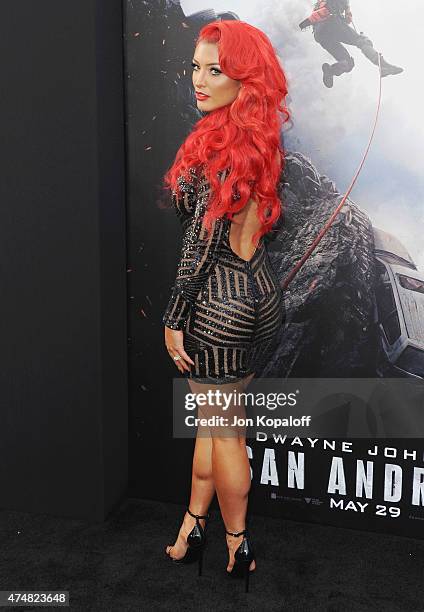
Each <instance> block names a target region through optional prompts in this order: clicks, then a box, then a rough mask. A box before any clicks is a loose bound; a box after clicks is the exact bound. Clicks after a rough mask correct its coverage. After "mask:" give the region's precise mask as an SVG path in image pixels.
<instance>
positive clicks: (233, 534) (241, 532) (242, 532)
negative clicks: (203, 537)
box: [225, 529, 247, 538]
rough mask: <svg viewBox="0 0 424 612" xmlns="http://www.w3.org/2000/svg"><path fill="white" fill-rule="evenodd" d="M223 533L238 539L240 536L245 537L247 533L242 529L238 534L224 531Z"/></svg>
mask: <svg viewBox="0 0 424 612" xmlns="http://www.w3.org/2000/svg"><path fill="white" fill-rule="evenodd" d="M225 533H228V535H230V536H234V537H235V538H238V537H239V536H241V535H245V534H246V533H247V529H243V531H239V532H238V533H231V531H227V530H225Z"/></svg>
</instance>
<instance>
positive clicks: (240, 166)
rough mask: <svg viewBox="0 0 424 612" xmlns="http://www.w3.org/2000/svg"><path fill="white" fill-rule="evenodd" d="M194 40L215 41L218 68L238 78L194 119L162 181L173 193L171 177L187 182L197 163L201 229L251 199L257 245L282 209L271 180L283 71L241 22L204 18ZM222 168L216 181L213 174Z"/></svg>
mask: <svg viewBox="0 0 424 612" xmlns="http://www.w3.org/2000/svg"><path fill="white" fill-rule="evenodd" d="M201 41H205V42H213V43H216V44H217V46H218V55H219V63H220V66H221V69H222V71H223V72H224V74H226V75H227V76H229V77H230V78H232V79H235V80H237V81H241V88H240V89H239V92H238V95H237V98H236V99H235V100H234V101H233V102H232V103H231V104H228V105H226V106H224V107H221V108H218V109H215V110H213V111H211V112H208V113H207V114H206V116H204V117H202V118H201V119H200V120H199V121H198V122H197V123H196V125H195V126H194V129H193V130H192V132H191V133H190V134H189V135H188V136H187V138H186V140H185V141H184V142H183V144H182V145H181V147H180V148H179V150H178V152H177V154H176V157H175V160H174V163H173V164H172V166H171V167H170V168H169V169H168V170H167V172H166V174H165V176H164V185H165V188H168V189H171V190H173V191H174V192H175V193H176V194H177V197H180V196H181V191H180V189H179V184H178V177H179V176H184V177H185V179H186V180H187V181H192V180H193V179H192V178H191V177H190V173H189V168H193V167H195V168H201V170H202V172H203V174H204V175H205V177H206V178H207V180H208V182H209V184H210V187H211V193H210V196H209V199H208V206H207V211H206V214H205V216H204V221H203V224H204V226H205V228H206V230H210V228H211V225H212V222H213V220H214V219H215V218H218V217H222V216H227V217H229V218H232V216H233V214H234V213H236V212H238V211H239V210H241V209H242V208H243V207H244V206H245V205H246V203H247V202H248V201H249V199H250V198H253V199H255V200H256V201H257V203H258V216H259V220H260V222H261V224H262V227H261V229H260V230H259V231H258V232H257V233H256V234H255V235H254V236H253V242H254V243H255V244H256V240H259V239H260V237H261V236H262V235H264V234H266V233H267V232H269V231H270V230H271V227H272V225H273V224H274V222H275V221H276V220H277V219H278V218H279V217H280V215H281V214H282V208H281V202H280V199H279V197H278V194H277V184H278V180H279V178H280V175H281V172H282V170H283V168H284V150H283V147H282V145H281V144H280V142H281V131H282V127H283V123H284V122H285V121H287V120H288V119H289V117H290V115H289V111H288V109H287V107H286V105H285V98H286V95H287V82H286V76H285V74H284V71H283V68H282V66H281V64H280V61H279V59H278V57H277V54H276V51H275V49H274V47H273V46H272V44H271V41H270V40H269V38H268V37H267V36H266V35H265V34H264V33H263V32H262V31H261V30H259V29H258V28H255V27H254V26H252V25H250V24H248V23H246V22H243V21H225V20H224V21H214V22H212V23H209V24H207V25H205V26H204V27H203V28H202V29H201V30H200V32H199V35H198V38H197V40H196V45H197V44H198V43H199V42H201ZM228 168H230V172H229V174H228V175H227V178H226V180H225V181H224V182H222V183H221V182H220V179H219V173H220V172H222V171H224V170H225V169H228ZM234 196H235V197H234ZM235 198H237V199H235Z"/></svg>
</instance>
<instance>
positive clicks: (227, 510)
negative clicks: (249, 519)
mask: <svg viewBox="0 0 424 612" xmlns="http://www.w3.org/2000/svg"><path fill="white" fill-rule="evenodd" d="M253 377H254V374H251V375H249V376H248V377H246V378H245V379H243V380H242V381H238V382H236V383H230V384H225V385H210V386H209V385H208V386H207V390H212V391H216V390H218V389H219V391H221V393H227V394H228V395H227V398H231V397H232V398H233V400H234V401H232V402H231V403H230V404H229V405H228V406H227V408H226V410H225V411H224V410H222V407H221V406H212V405H207V406H202V407H201V409H200V408H199V413H200V410H201V415H200V416H205V417H207V418H208V417H211V416H217V417H218V416H225V418H227V419H228V423H229V424H231V423H232V422H233V419H234V417H235V416H236V417H238V418H245V417H246V411H245V406H244V403H240V402H239V401H238V399H239V398H238V396H237V393H242V392H244V391H245V390H246V388H247V386H248V384H249V383H250V381H251V380H252V378H253ZM191 386H192V390H193V393H198V392H201V393H205V392H206V389H205V387H206V385H204V384H202V385H200V384H199V383H192V385H191ZM236 400H237V401H236ZM245 431H246V428H245V427H238V426H231V425H225V426H218V425H217V426H210V427H209V442H210V444H211V446H210V449H211V455H210V458H211V464H210V469H211V473H212V477H213V483H214V487H215V490H216V493H217V497H218V502H219V507H220V510H221V515H222V519H223V522H224V525H225V527H226V529H227V530H228V531H231V532H235V533H237V532H239V531H243V530H244V529H245V526H246V524H245V521H246V512H247V503H248V494H249V490H250V485H251V477H250V463H249V459H248V456H247V449H246V436H245ZM208 470H209V467H208ZM226 538H227V545H228V549H229V562H228V566H227V570H228V571H231V568H232V567H233V565H234V552H235V551H236V549H237V548H238V546H239V545H240V543H241V541H242V539H243V536H239V537H237V538H235V537H233V536H229V535H226ZM254 568H255V562H254V561H252V563H251V565H250V569H251V570H253V569H254Z"/></svg>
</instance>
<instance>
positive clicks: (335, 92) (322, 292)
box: [125, 0, 424, 537]
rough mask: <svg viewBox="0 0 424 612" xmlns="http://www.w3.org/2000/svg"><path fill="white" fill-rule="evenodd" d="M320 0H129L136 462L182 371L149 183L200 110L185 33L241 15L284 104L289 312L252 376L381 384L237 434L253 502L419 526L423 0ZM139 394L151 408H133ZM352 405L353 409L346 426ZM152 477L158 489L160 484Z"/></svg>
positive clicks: (285, 512)
mask: <svg viewBox="0 0 424 612" xmlns="http://www.w3.org/2000/svg"><path fill="white" fill-rule="evenodd" d="M321 4H322V3H320V2H313V1H310V0H279V1H278V0H272V1H267V2H254V1H249V2H247V1H244V0H243V2H242V1H241V0H232V1H230V0H228V1H224V0H218V1H211V2H210V3H203V2H199V1H197V0H187V1H181V2H179V1H177V0H157V1H144V0H143V1H141V0H126V2H125V53H126V76H127V88H126V114H127V123H126V128H127V153H128V239H129V243H128V245H129V251H128V252H129V261H130V266H129V270H128V272H129V274H128V278H129V334H128V335H129V349H130V366H131V372H130V383H131V397H132V399H131V401H132V414H133V420H132V426H133V430H134V437H133V438H134V441H133V450H134V453H135V454H137V456H140V453H141V454H142V455H143V457H144V458H145V459H146V460H147V458H148V456H149V453H153V452H154V451H153V448H150V449H149V445H148V444H146V442H145V443H144V445H143V449H141V445H142V443H143V441H144V440H146V439H147V437H146V436H145V434H144V433H143V431H145V430H146V429H148V430H149V432H150V433H149V438H150V436H153V437H154V436H157V438H158V439H159V440H160V441H159V442H158V444H159V445H162V448H163V449H164V452H168V453H170V452H172V449H173V448H175V449H176V448H177V444H178V442H176V441H175V440H173V439H172V438H173V435H172V431H170V428H171V427H172V423H170V422H169V423H164V422H165V421H167V420H169V421H171V420H172V417H171V416H170V415H171V410H172V406H171V404H172V397H173V396H172V378H173V377H176V376H177V375H176V370H175V368H174V366H173V364H170V363H168V359H169V357H168V355H167V353H166V351H165V349H164V346H163V327H162V322H161V317H162V314H163V311H164V308H165V306H166V303H167V301H168V298H169V290H170V287H171V285H172V282H173V273H174V270H175V266H176V258H177V254H178V252H179V246H180V239H181V238H180V236H181V233H180V227H179V224H178V221H177V220H176V218H175V213H174V211H173V210H172V209H171V208H170V207H169V206H167V205H166V202H164V199H163V192H162V190H161V181H162V177H163V174H164V172H165V170H166V169H167V168H168V166H169V165H170V163H171V162H172V160H173V158H174V156H175V153H176V151H177V149H178V148H179V146H180V144H181V143H182V142H183V140H184V138H185V137H186V135H187V134H188V133H189V131H190V130H191V129H192V127H193V125H194V124H195V123H196V121H197V120H198V119H200V117H201V115H200V112H199V111H198V109H197V105H196V100H195V98H194V93H193V86H192V82H191V71H192V68H191V61H192V56H193V51H194V41H195V39H196V36H197V34H198V32H199V30H200V29H201V27H202V26H203V25H204V24H206V23H208V22H211V21H214V20H216V19H239V20H242V21H246V22H248V23H251V24H252V25H254V26H256V27H258V28H260V29H262V30H263V31H264V32H265V33H266V34H267V35H268V37H269V38H270V40H271V42H272V43H273V45H274V48H275V49H276V51H277V52H278V56H279V57H280V59H281V62H282V65H283V67H284V70H285V73H286V75H287V78H288V90H289V97H288V100H287V103H288V108H289V111H290V116H291V120H290V122H289V124H287V125H286V126H285V127H284V129H283V132H282V134H281V140H282V144H283V146H284V149H285V152H286V166H285V170H284V173H283V176H282V181H281V192H280V196H281V201H282V210H283V215H282V222H281V226H280V229H279V233H278V236H277V238H276V239H275V240H274V241H273V242H272V243H271V244H270V247H269V249H270V257H271V259H272V263H273V266H274V268H275V270H276V273H277V275H278V278H279V280H280V282H281V286H282V287H284V306H285V322H284V327H283V328H282V330H281V334H280V339H279V344H278V347H277V350H276V351H275V354H274V355H273V358H272V359H271V360H270V361H269V363H268V364H267V365H266V367H265V369H264V371H263V372H262V373H261V375H262V376H263V377H264V378H267V379H272V380H280V381H285V383H286V384H288V383H290V381H291V382H294V381H296V382H299V385H300V384H301V382H302V381H305V380H308V381H310V380H313V379H316V380H317V381H321V382H322V381H325V380H328V392H329V395H331V385H332V384H335V381H336V380H337V379H339V380H346V381H352V380H357V381H358V388H362V387H361V384H360V383H359V381H362V382H364V385H365V386H366V382H365V381H367V380H373V381H376V382H375V383H374V384H375V385H377V387H378V386H379V383H380V384H381V383H383V384H384V383H386V384H385V393H384V394H383V395H384V398H385V399H384V402H383V401H380V402H379V403H378V408H377V409H376V410H374V408H375V405H373V407H371V409H370V407H369V406H367V405H366V402H365V404H364V405H362V404H361V410H362V411H363V412H360V410H359V409H358V410H359V411H358V410H355V402H353V403H352V402H347V401H342V400H340V401H338V402H333V403H332V404H331V407H329V406H326V408H325V410H324V411H323V412H325V415H326V419H325V424H326V425H325V427H324V425H323V424H322V423H323V421H320V427H319V428H318V429H317V430H314V431H313V432H310V433H308V430H307V429H305V428H304V429H303V430H302V431H299V432H297V431H296V432H294V433H293V431H291V434H292V435H287V432H286V433H285V432H284V429H281V430H279V431H278V432H276V435H272V434H270V435H269V436H268V437H267V439H266V440H265V439H262V440H261V439H260V436H259V437H258V436H255V438H252V439H251V440H249V445H248V452H249V455H250V459H251V469H252V489H251V493H250V502H249V503H250V505H251V507H252V510H256V511H258V512H263V513H266V514H270V515H275V516H281V517H283V518H295V519H304V520H308V521H317V522H323V523H327V524H335V525H339V526H349V527H356V528H359V529H375V530H378V531H380V530H381V531H389V532H392V533H401V534H405V535H411V536H414V537H420V536H421V534H422V533H423V529H422V526H423V523H422V521H424V445H423V443H422V434H423V427H422V422H421V413H422V412H424V402H423V401H422V387H421V382H422V380H423V378H424V247H423V244H424V243H423V240H422V233H423V229H424V213H423V210H424V209H423V201H424V198H423V196H424V176H423V172H422V168H421V165H422V162H421V160H422V142H423V137H424V128H423V124H422V121H421V119H420V110H421V109H420V106H421V95H420V94H421V93H422V81H421V79H420V74H421V66H420V62H421V58H422V56H423V51H424V43H423V38H422V36H421V33H420V29H421V22H420V21H419V19H412V18H411V15H417V14H419V10H420V8H421V6H420V5H419V4H418V0H410V2H409V3H408V10H407V11H406V10H405V7H404V6H403V5H400V4H399V3H398V2H395V0H387V1H386V2H384V3H382V2H378V3H364V2H361V1H360V0H350V2H347V1H346V0H333V2H331V3H330V2H329V3H327V4H328V5H331V6H330V9H331V11H332V12H331V18H332V19H333V21H334V23H335V24H336V25H334V26H331V27H329V26H328V15H325V14H324V12H323V8H322V6H321ZM353 182H354V185H353V188H352V191H351V192H350V193H349V195H348V197H345V196H346V193H347V192H348V189H349V187H350V186H351V185H352V183H353ZM343 199H344V200H345V201H344V203H343V205H342V206H341V207H340V210H338V212H337V215H336V216H335V218H334V219H333V221H332V223H331V225H330V226H329V227H328V229H327V230H326V231H325V233H324V234H323V235H322V237H321V238H320V240H319V242H318V244H317V245H316V247H315V248H314V249H313V251H312V252H311V253H310V254H309V256H308V257H307V259H306V260H305V261H304V262H302V265H301V267H300V269H299V270H297V271H296V274H295V275H294V276H292V278H291V279H290V275H291V274H292V273H293V269H294V268H295V266H296V265H297V264H298V263H299V262H301V261H302V258H303V257H304V255H305V253H306V252H307V251H308V249H310V247H311V245H312V243H313V242H314V240H315V239H316V238H317V236H318V235H319V234H320V232H321V231H322V230H323V228H324V227H325V226H326V224H327V223H328V221H329V219H330V218H331V217H332V215H333V213H334V211H335V210H336V209H337V208H338V207H339V205H340V204H341V202H342V200H343ZM288 279H290V282H289V283H288V284H287V280H288ZM165 381H166V382H165ZM392 384H393V387H392V386H391V385H392ZM403 385H404V386H403ZM404 389H407V391H405V393H404ZM389 391H390V393H389ZM394 398H396V401H395V399H394ZM400 398H403V399H402V400H401V399H400ZM405 398H407V400H405ZM158 399H159V400H160V401H158ZM397 400H399V401H397ZM143 402H144V403H146V402H147V404H148V405H151V406H155V411H154V412H152V411H145V410H143V409H142V407H141V404H142V403H143ZM315 408H316V407H315ZM358 414H363V422H362V425H361V427H359V428H356V426H354V425H353V421H354V420H355V418H357V417H358ZM158 415H160V417H159V418H158ZM321 416H322V415H321ZM158 421H160V423H159V422H158ZM327 425H328V427H327ZM164 428H165V430H164ZM289 433H290V432H289ZM298 433H299V435H298ZM294 434H296V435H294ZM181 437H184V436H181ZM151 439H152V438H151ZM137 445H138V446H137ZM174 445H175V446H174ZM134 456H135V455H134ZM169 465H170V466H172V461H171V460H170V464H169ZM168 469H172V468H171V467H168ZM176 478H178V476H176ZM135 479H136V477H135ZM150 486H151V489H150V495H151V496H152V497H154V496H155V494H156V492H159V489H160V485H159V483H158V484H157V490H156V489H155V483H154V482H153V481H152V482H151V483H150ZM158 496H159V497H160V494H159V493H158Z"/></svg>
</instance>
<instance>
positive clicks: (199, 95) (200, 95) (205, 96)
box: [196, 91, 209, 100]
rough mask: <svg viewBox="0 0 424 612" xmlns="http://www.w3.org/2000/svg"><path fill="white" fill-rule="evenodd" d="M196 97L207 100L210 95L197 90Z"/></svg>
mask: <svg viewBox="0 0 424 612" xmlns="http://www.w3.org/2000/svg"><path fill="white" fill-rule="evenodd" d="M196 98H197V99H198V100H207V99H208V98H209V96H207V95H206V94H202V93H200V92H198V91H196Z"/></svg>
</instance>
